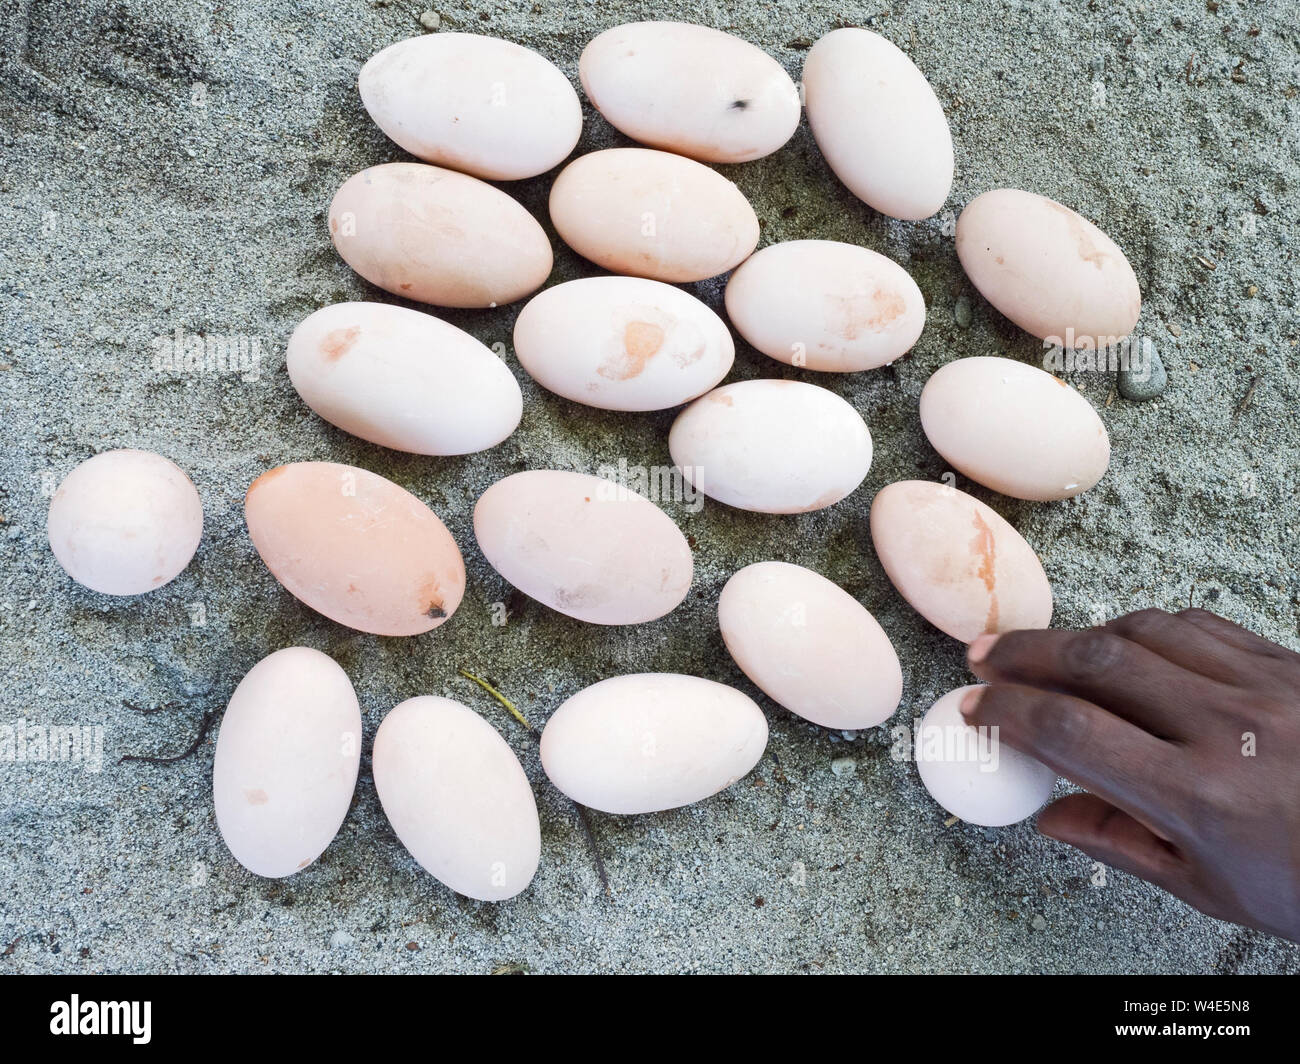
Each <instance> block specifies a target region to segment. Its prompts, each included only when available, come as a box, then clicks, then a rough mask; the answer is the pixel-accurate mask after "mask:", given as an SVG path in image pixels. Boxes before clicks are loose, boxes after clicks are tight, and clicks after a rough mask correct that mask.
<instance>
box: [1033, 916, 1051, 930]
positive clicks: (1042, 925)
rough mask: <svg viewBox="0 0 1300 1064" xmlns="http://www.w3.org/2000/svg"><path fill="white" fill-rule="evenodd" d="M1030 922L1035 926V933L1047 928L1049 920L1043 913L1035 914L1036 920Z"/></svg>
mask: <svg viewBox="0 0 1300 1064" xmlns="http://www.w3.org/2000/svg"><path fill="white" fill-rule="evenodd" d="M1029 922H1030V923H1031V924H1033V927H1034V930H1035V931H1043V930H1045V929H1046V927H1047V920H1046V919H1045V918H1044V916H1043V914H1042V913H1035V914H1034V918H1033V919H1032V920H1031V921H1029Z"/></svg>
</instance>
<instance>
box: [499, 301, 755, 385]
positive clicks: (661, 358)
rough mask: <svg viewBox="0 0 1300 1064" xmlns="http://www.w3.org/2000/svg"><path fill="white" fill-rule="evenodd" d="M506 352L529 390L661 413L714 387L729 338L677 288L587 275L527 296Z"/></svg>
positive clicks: (729, 349)
mask: <svg viewBox="0 0 1300 1064" xmlns="http://www.w3.org/2000/svg"><path fill="white" fill-rule="evenodd" d="M515 354H516V356H518V358H519V363H520V365H522V366H523V367H524V369H526V370H527V371H528V372H529V373H530V374H531V375H532V377H533V379H534V380H536V381H537V382H538V383H539V384H541V385H542V386H543V387H544V388H547V389H549V390H550V391H553V392H555V393H556V394H557V395H562V396H564V397H565V398H566V399H572V400H574V401H575V402H578V403H585V404H586V405H588V406H596V407H600V408H602V409H604V410H663V409H665V408H667V407H671V406H679V405H680V404H682V403H685V402H688V401H689V400H691V399H694V398H695V397H696V396H698V395H702V394H703V393H704V392H707V391H708V390H709V389H710V388H712V387H713V386H714V385H716V384H717V383H718V381H720V380H722V378H723V377H725V376H726V375H727V371H728V370H729V369H731V363H732V361H733V360H734V358H735V355H736V348H735V345H734V344H733V343H732V340H731V332H730V331H729V330H728V329H727V326H726V324H725V323H724V322H723V320H722V319H721V318H719V317H718V316H717V315H716V314H715V313H714V312H713V311H712V310H710V309H709V308H708V307H707V306H705V305H704V304H703V303H701V302H700V301H699V300H698V299H696V298H695V297H694V296H692V295H690V294H689V293H687V292H683V291H682V290H681V289H680V288H674V287H673V286H672V285H669V284H664V283H663V282H661V281H650V280H647V279H646V278H644V277H588V278H584V279H583V280H578V281H568V282H566V283H565V284H560V285H556V286H555V287H554V288H548V289H547V290H546V291H544V292H542V293H541V294H539V295H536V296H534V297H533V298H532V299H531V300H530V301H529V302H528V304H527V305H526V306H525V307H524V309H523V310H522V311H521V312H520V314H519V317H518V318H517V319H516V321H515Z"/></svg>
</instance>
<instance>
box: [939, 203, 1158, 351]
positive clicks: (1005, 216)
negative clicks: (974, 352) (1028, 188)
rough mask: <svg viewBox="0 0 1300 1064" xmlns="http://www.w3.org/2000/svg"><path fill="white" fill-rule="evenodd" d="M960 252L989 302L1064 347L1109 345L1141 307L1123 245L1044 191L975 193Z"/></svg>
mask: <svg viewBox="0 0 1300 1064" xmlns="http://www.w3.org/2000/svg"><path fill="white" fill-rule="evenodd" d="M957 257H958V258H959V259H961V264H962V268H963V269H965V271H966V275H967V276H968V277H969V278H970V279H971V282H972V283H973V284H974V285H975V287H976V288H978V289H979V290H980V294H981V295H983V296H984V298H985V299H987V300H988V301H989V302H990V303H992V304H993V306H995V307H996V308H997V309H998V310H1000V311H1001V312H1002V313H1003V314H1005V315H1006V316H1007V317H1008V318H1010V319H1011V320H1012V321H1013V322H1015V323H1016V324H1017V325H1019V326H1020V327H1021V328H1022V329H1024V330H1025V331H1026V332H1028V333H1030V334H1031V335H1033V336H1037V337H1038V338H1039V339H1040V340H1043V341H1045V342H1046V343H1048V344H1054V345H1056V346H1058V347H1065V348H1084V349H1088V348H1092V349H1100V348H1105V347H1109V346H1111V345H1113V344H1116V343H1118V342H1119V341H1120V340H1122V339H1124V338H1125V337H1126V336H1128V335H1129V334H1130V333H1131V332H1132V331H1133V327H1134V326H1135V325H1136V324H1137V320H1138V315H1139V314H1140V313H1141V311H1142V292H1141V289H1140V288H1139V287H1138V281H1137V275H1136V274H1134V272H1133V267H1132V266H1131V265H1130V264H1129V261H1128V259H1127V257H1125V255H1124V252H1123V251H1121V250H1120V248H1119V246H1118V245H1117V244H1116V243H1115V242H1114V241H1113V240H1111V238H1110V237H1108V236H1107V235H1106V234H1105V233H1103V232H1102V231H1101V230H1100V229H1098V228H1097V227H1096V226H1095V225H1093V223H1092V222H1090V221H1088V219H1086V218H1084V217H1083V216H1082V215H1079V214H1076V213H1075V212H1074V211H1072V210H1070V208H1069V207H1066V206H1064V205H1063V204H1060V203H1057V202H1056V201H1055V200H1051V199H1048V198H1047V197H1046V196H1039V195H1035V194H1034V193H1032V192H1022V191H1020V190H1019V189H1014V188H999V189H994V190H993V191H992V192H985V193H984V194H983V195H981V196H976V197H975V198H974V199H973V200H971V201H970V203H968V204H967V205H966V209H965V210H964V211H962V212H961V216H960V217H959V218H958V219H957Z"/></svg>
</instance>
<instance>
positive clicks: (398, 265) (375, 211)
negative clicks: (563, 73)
mask: <svg viewBox="0 0 1300 1064" xmlns="http://www.w3.org/2000/svg"><path fill="white" fill-rule="evenodd" d="M329 228H330V238H331V239H332V240H333V241H334V246H335V247H336V248H337V249H338V253H339V254H340V255H341V256H342V257H343V261H344V262H346V263H347V264H348V265H349V266H351V267H352V268H353V269H354V270H356V271H357V273H359V274H360V275H361V276H362V277H364V278H365V279H366V280H367V281H369V282H370V283H371V284H375V285H378V286H379V287H380V288H382V289H384V290H385V291H387V292H392V293H393V294H394V295H397V296H402V297H403V298H405V299H413V300H415V301H417V302H420V303H434V304H436V305H438V306H442V307H495V306H497V305H499V304H502V303H513V302H514V301H515V300H516V299H522V298H523V297H524V296H526V295H528V294H529V293H530V292H535V291H536V290H537V289H538V288H540V287H541V286H542V284H543V283H544V282H545V281H546V278H547V277H548V276H549V275H550V272H551V265H552V261H553V260H552V256H551V243H550V241H549V240H547V238H546V233H545V232H544V231H543V230H542V227H541V226H540V225H538V224H537V220H536V219H535V218H533V216H532V215H531V214H529V213H528V212H527V211H526V210H524V208H523V207H522V206H520V205H519V204H518V203H517V202H516V201H515V200H513V199H511V198H510V197H509V196H507V195H506V194H505V193H504V192H502V191H501V190H500V189H496V188H493V187H492V186H491V185H489V184H487V183H486V182H484V181H480V180H478V179H477V178H474V177H469V176H468V175H466V174H461V173H457V172H456V171H455V170H445V169H443V168H442V167H440V166H428V165H426V164H424V163H384V164H383V165H381V166H372V167H370V168H368V169H366V170H362V171H361V172H360V173H359V174H354V175H353V176H352V177H350V178H348V179H347V181H345V182H344V183H343V186H342V187H341V188H340V189H339V190H338V192H336V193H335V195H334V200H333V202H332V203H331V204H330V214H329Z"/></svg>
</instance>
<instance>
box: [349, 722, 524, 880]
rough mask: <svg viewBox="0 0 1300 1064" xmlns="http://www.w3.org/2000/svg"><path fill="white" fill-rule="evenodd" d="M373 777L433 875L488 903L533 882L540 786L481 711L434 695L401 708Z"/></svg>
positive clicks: (381, 739) (397, 828)
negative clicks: (531, 780) (535, 790)
mask: <svg viewBox="0 0 1300 1064" xmlns="http://www.w3.org/2000/svg"><path fill="white" fill-rule="evenodd" d="M374 772H375V790H376V791H378V792H379V801H380V804H381V805H382V806H383V808H384V814H385V815H386V816H387V817H388V822H389V823H390V824H392V825H393V831H394V832H395V833H396V834H397V837H398V838H399V839H400V840H401V842H402V845H403V846H405V847H406V848H407V850H409V851H410V853H411V856H412V857H414V858H415V859H416V860H417V861H418V862H419V863H420V865H421V866H422V867H423V868H424V869H425V871H427V872H428V873H429V874H430V875H432V876H434V877H435V878H437V879H438V880H440V881H441V882H443V883H445V884H446V885H447V886H449V887H450V888H451V889H452V890H454V891H456V892H457V893H458V894H464V895H465V896H466V897H469V898H477V899H479V900H480V901H503V900H505V899H506V898H513V897H514V896H515V895H516V894H518V893H519V892H520V891H521V890H523V889H524V888H525V887H527V886H528V884H529V883H531V882H532V879H533V874H534V873H535V872H536V871H537V863H538V860H539V858H540V855H541V846H542V839H541V828H540V825H539V823H538V819H537V804H536V802H535V801H534V800H533V790H532V787H531V786H530V785H529V783H528V777H527V776H525V775H524V770H523V766H521V765H520V764H519V759H518V758H517V757H515V754H514V751H513V750H511V749H510V747H509V746H508V745H507V744H506V741H505V740H504V739H502V738H501V736H500V735H499V734H498V733H497V731H496V729H495V728H493V727H492V725H491V724H489V723H488V722H487V721H485V720H484V719H483V718H482V717H480V716H479V715H478V714H477V713H475V712H474V711H473V710H472V709H469V708H467V707H466V706H463V705H461V704H460V703H459V702H454V701H452V700H451V699H450V698H435V697H433V696H423V697H420V698H410V699H407V700H406V701H405V702H402V703H401V704H400V705H398V706H395V707H394V708H393V710H392V712H390V713H389V714H388V716H386V717H385V718H384V722H383V723H382V724H380V725H379V730H378V731H377V732H376V733H375V746H374Z"/></svg>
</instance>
